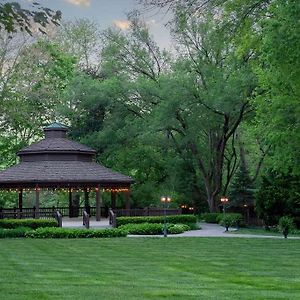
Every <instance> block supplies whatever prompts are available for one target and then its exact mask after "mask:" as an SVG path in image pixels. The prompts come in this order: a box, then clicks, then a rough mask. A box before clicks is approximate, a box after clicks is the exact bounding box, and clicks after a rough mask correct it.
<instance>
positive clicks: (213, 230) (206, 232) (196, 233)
mask: <svg viewBox="0 0 300 300" xmlns="http://www.w3.org/2000/svg"><path fill="white" fill-rule="evenodd" d="M199 225H200V226H201V228H202V229H200V230H191V231H186V232H184V233H180V234H172V235H168V237H225V238H226V237H234V238H269V239H284V237H283V236H276V235H258V234H240V233H230V232H232V231H235V230H236V229H235V228H229V231H228V232H226V231H225V228H224V227H222V226H220V225H218V224H208V223H200V224H199ZM128 236H129V237H162V236H157V235H151V236H149V235H128ZM288 239H297V240H299V239H300V237H288Z"/></svg>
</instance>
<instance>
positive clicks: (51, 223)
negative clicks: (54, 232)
mask: <svg viewBox="0 0 300 300" xmlns="http://www.w3.org/2000/svg"><path fill="white" fill-rule="evenodd" d="M57 226H58V224H57V221H56V220H55V219H53V220H42V219H2V220H0V228H9V229H12V228H18V227H29V228H32V229H36V228H40V227H57Z"/></svg>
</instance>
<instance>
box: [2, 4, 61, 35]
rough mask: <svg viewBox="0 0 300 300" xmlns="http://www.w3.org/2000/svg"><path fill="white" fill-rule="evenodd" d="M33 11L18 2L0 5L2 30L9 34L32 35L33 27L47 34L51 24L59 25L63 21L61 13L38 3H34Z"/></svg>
mask: <svg viewBox="0 0 300 300" xmlns="http://www.w3.org/2000/svg"><path fill="white" fill-rule="evenodd" d="M32 6H33V9H31V10H30V9H25V8H23V7H21V5H20V4H19V3H17V2H7V3H1V4H0V30H5V31H6V32H8V33H13V32H17V31H25V32H27V33H29V34H32V31H33V25H34V24H35V25H37V29H38V30H39V31H40V32H42V33H45V30H46V29H45V28H46V26H47V25H49V24H54V25H56V26H57V25H59V21H60V19H61V12H60V11H53V10H51V9H49V8H46V7H43V6H41V5H40V4H39V3H37V2H33V3H32Z"/></svg>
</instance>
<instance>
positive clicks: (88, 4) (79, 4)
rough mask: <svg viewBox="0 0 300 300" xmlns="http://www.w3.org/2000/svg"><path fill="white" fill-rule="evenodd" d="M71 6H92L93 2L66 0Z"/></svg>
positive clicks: (89, 0)
mask: <svg viewBox="0 0 300 300" xmlns="http://www.w3.org/2000/svg"><path fill="white" fill-rule="evenodd" d="M64 1H66V2H68V3H70V4H73V5H77V6H86V7H88V6H90V5H91V0H64Z"/></svg>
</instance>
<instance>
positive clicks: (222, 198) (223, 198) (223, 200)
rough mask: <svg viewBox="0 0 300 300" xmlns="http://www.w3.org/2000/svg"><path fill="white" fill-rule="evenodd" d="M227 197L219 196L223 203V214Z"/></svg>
mask: <svg viewBox="0 0 300 300" xmlns="http://www.w3.org/2000/svg"><path fill="white" fill-rule="evenodd" d="M228 201H229V199H228V198H227V197H221V202H222V204H223V213H224V216H225V207H226V203H228Z"/></svg>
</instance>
